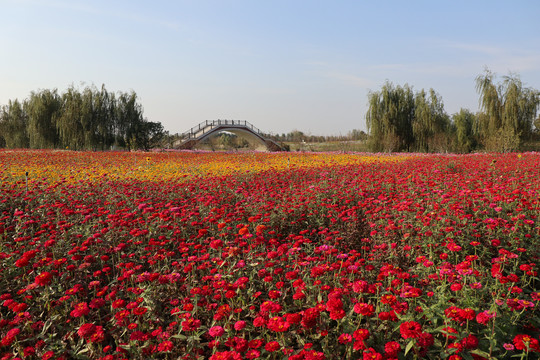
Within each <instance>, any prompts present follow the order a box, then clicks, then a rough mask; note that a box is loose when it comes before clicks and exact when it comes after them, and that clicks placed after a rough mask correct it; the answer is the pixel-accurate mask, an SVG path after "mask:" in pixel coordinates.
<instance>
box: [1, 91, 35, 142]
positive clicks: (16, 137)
mask: <svg viewBox="0 0 540 360" xmlns="http://www.w3.org/2000/svg"><path fill="white" fill-rule="evenodd" d="M27 126H28V116H27V115H26V113H25V111H24V109H23V105H22V104H21V103H20V102H19V100H17V99H15V100H14V101H11V100H9V102H8V104H7V105H6V106H2V108H1V109H0V133H2V134H3V135H4V136H2V137H3V138H4V142H5V144H4V145H5V146H6V147H7V148H9V149H15V148H27V147H28V146H29V145H30V140H29V138H28V131H27Z"/></svg>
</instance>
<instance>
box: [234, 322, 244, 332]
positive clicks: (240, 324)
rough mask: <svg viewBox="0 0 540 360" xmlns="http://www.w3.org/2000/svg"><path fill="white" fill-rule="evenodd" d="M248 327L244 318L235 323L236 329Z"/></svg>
mask: <svg viewBox="0 0 540 360" xmlns="http://www.w3.org/2000/svg"><path fill="white" fill-rule="evenodd" d="M245 327H246V322H245V321H244V320H240V321H237V322H236V323H234V330H237V331H239V330H242V329H243V328H245Z"/></svg>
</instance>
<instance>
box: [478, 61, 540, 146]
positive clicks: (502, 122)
mask: <svg viewBox="0 0 540 360" xmlns="http://www.w3.org/2000/svg"><path fill="white" fill-rule="evenodd" d="M476 90H477V91H478V93H479V95H480V107H481V109H482V111H483V112H484V114H485V116H483V117H482V124H481V130H482V135H483V140H484V145H485V146H486V149H487V150H492V151H512V150H517V149H518V148H519V146H520V144H521V143H523V141H525V140H528V139H530V138H531V135H532V133H533V122H534V120H535V118H536V113H537V111H538V106H539V105H540V94H539V92H538V91H537V90H535V89H532V88H526V87H524V86H523V83H522V82H521V79H520V78H519V76H517V75H515V74H510V75H508V76H504V77H503V81H502V83H498V84H496V83H495V74H493V73H492V72H491V71H489V70H486V71H485V73H484V74H483V75H479V76H478V77H477V78H476Z"/></svg>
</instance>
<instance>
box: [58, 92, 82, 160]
mask: <svg viewBox="0 0 540 360" xmlns="http://www.w3.org/2000/svg"><path fill="white" fill-rule="evenodd" d="M84 116H85V114H84V112H83V101H82V97H81V93H80V92H79V91H78V90H77V89H75V88H74V87H73V86H70V87H69V88H68V89H67V91H66V92H65V93H64V94H62V107H61V111H60V112H59V116H58V117H57V119H56V127H57V129H58V134H59V136H60V142H61V144H62V147H69V148H70V149H73V150H79V149H84V148H85V147H86V146H85V145H86V144H85V138H84V128H83V124H82V119H83V117H84Z"/></svg>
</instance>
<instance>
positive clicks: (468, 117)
mask: <svg viewBox="0 0 540 360" xmlns="http://www.w3.org/2000/svg"><path fill="white" fill-rule="evenodd" d="M452 120H453V123H454V126H455V129H456V136H455V139H456V151H457V152H460V153H468V152H471V151H472V150H474V149H475V148H476V146H477V142H476V138H475V127H476V125H477V122H478V118H477V117H476V116H475V115H474V114H473V113H472V112H470V111H469V110H467V109H461V110H460V111H459V113H457V114H454V115H453V116H452Z"/></svg>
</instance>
